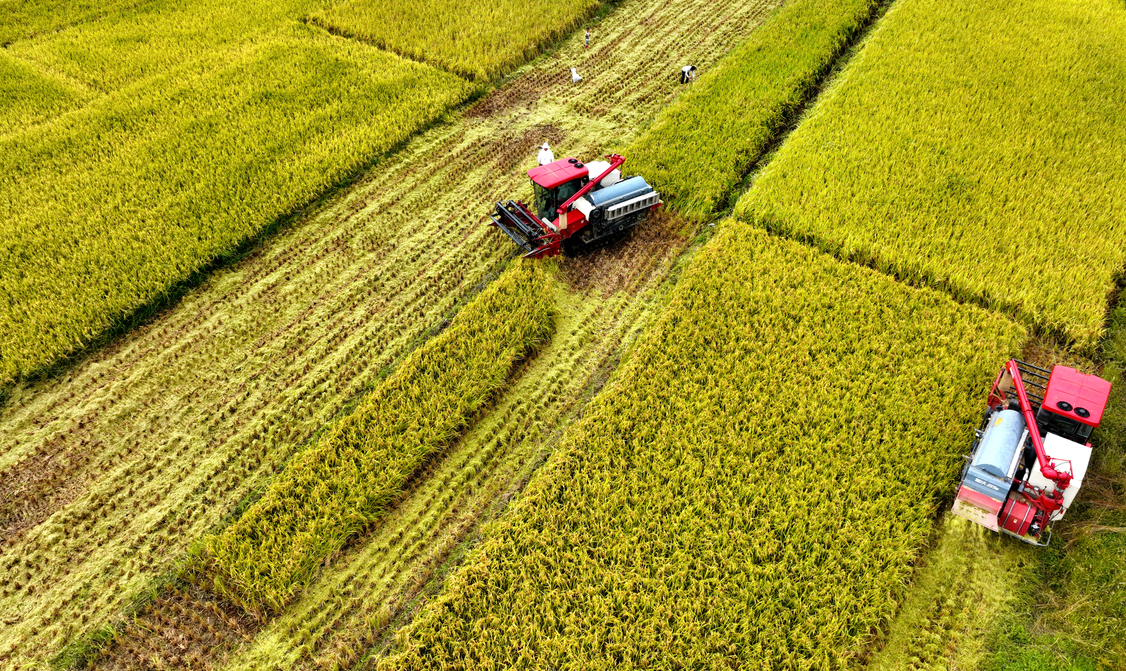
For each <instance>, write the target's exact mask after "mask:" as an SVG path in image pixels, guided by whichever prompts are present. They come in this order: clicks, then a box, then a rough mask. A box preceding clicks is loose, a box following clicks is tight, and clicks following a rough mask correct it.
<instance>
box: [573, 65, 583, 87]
mask: <svg viewBox="0 0 1126 671" xmlns="http://www.w3.org/2000/svg"><path fill="white" fill-rule="evenodd" d="M582 80H583V78H582V77H581V76H580V75H579V73H578V71H577V70H575V68H571V83H572V84H578V83H579V82H581V81H582Z"/></svg>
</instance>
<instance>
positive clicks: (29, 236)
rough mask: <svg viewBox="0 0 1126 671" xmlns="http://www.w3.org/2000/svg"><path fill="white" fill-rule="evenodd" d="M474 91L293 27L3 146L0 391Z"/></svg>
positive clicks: (316, 32) (367, 50)
mask: <svg viewBox="0 0 1126 671" xmlns="http://www.w3.org/2000/svg"><path fill="white" fill-rule="evenodd" d="M228 61H231V62H229V64H228ZM471 91H472V87H471V85H469V84H467V83H466V82H464V81H463V80H460V79H458V78H457V77H454V76H453V75H450V74H447V73H443V72H440V71H438V70H435V69H434V68H431V67H429V66H425V65H421V64H418V63H412V62H409V61H406V60H403V59H401V58H399V57H397V56H394V55H391V54H387V53H384V52H380V51H378V50H376V49H373V48H371V47H368V46H365V45H360V44H356V43H354V42H349V41H347V40H343V39H341V38H336V37H332V36H329V35H326V34H324V33H323V31H319V30H317V29H312V28H306V27H303V26H296V27H294V28H293V29H292V30H289V31H286V32H283V33H279V34H278V35H277V38H276V39H275V40H273V41H270V42H268V43H265V44H261V45H258V46H256V47H255V48H252V49H248V50H246V51H244V52H236V53H229V52H228V53H220V54H216V55H214V56H213V57H212V58H210V59H204V60H201V61H199V62H197V63H196V64H195V65H193V68H192V72H191V73H185V72H183V71H180V72H178V73H177V74H176V75H175V76H172V75H169V76H168V77H157V78H153V79H152V80H147V81H145V82H143V83H142V84H140V85H138V86H137V87H136V88H133V89H130V90H129V91H128V92H126V93H125V94H123V95H121V96H110V97H108V98H104V99H102V100H99V101H97V102H95V103H93V104H91V105H89V106H87V107H86V108H83V109H82V110H79V111H77V112H75V113H72V114H68V115H66V116H65V117H64V118H63V119H61V120H60V121H59V122H57V123H54V124H50V125H49V127H39V128H36V129H33V130H31V131H29V132H27V133H21V134H17V135H13V136H9V137H6V138H0V222H3V223H0V383H2V382H7V381H10V380H12V379H13V378H17V377H19V376H21V375H26V374H28V373H30V372H32V371H35V370H37V369H39V368H41V367H43V366H45V365H48V364H50V363H52V362H53V361H55V360H56V359H58V358H59V357H62V356H65V355H67V354H69V353H71V352H74V351H75V350H77V349H79V348H81V347H83V346H84V345H85V344H87V343H88V342H90V341H91V340H92V339H94V338H96V337H97V336H98V334H99V333H101V332H102V331H104V330H105V329H107V328H108V327H110V326H111V325H112V324H113V323H114V321H115V319H117V318H118V317H119V316H121V315H124V314H127V313H129V312H130V311H132V310H135V309H137V308H138V307H140V306H143V305H145V304H147V303H149V302H151V301H152V300H154V299H155V298H157V297H158V296H160V295H161V294H162V293H163V292H165V291H166V290H167V289H168V288H169V287H170V286H172V285H174V284H176V283H177V282H180V281H182V280H184V279H186V278H188V277H189V276H190V275H191V274H192V273H193V272H195V271H196V270H197V269H198V268H200V267H201V266H203V265H205V264H207V263H208V262H209V261H211V260H213V259H215V258H216V257H218V256H220V255H222V254H224V253H226V252H227V251H229V250H231V249H232V248H234V247H235V246H237V245H238V244H239V243H241V242H243V241H244V240H246V239H248V238H249V237H251V236H253V235H255V234H256V233H258V232H260V231H262V230H263V228H264V227H266V226H268V225H269V224H271V223H273V222H274V221H276V220H277V218H278V217H279V216H281V215H284V214H286V213H288V212H291V211H293V210H295V209H296V208H298V207H299V206H301V205H303V204H304V203H306V202H308V201H309V200H310V199H312V198H313V197H315V196H316V195H318V194H320V193H321V192H322V191H323V190H324V189H325V188H327V187H329V186H331V185H333V184H334V183H336V182H338V181H339V180H341V179H343V178H344V177H346V176H347V175H349V174H351V173H352V172H353V171H355V170H356V169H358V168H360V167H361V166H363V165H365V164H367V163H368V162H370V161H371V160H372V159H373V158H375V157H378V156H379V155H380V154H381V153H383V152H385V151H387V150H389V149H391V148H392V147H394V146H395V145H396V144H398V143H400V142H401V141H403V140H404V139H406V138H407V137H408V136H410V135H411V134H412V133H413V132H415V131H416V130H418V129H419V128H421V127H422V126H424V125H426V124H427V123H429V122H430V121H432V120H434V119H435V118H436V117H438V116H439V115H441V114H442V113H444V112H445V111H446V110H447V109H448V108H449V107H450V106H451V105H453V104H456V103H458V102H461V101H462V100H464V99H465V98H466V97H467V96H468V95H470V93H471Z"/></svg>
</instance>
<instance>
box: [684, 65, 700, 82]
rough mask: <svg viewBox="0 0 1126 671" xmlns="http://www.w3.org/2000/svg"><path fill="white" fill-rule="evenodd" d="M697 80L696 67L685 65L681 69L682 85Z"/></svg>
mask: <svg viewBox="0 0 1126 671" xmlns="http://www.w3.org/2000/svg"><path fill="white" fill-rule="evenodd" d="M695 79H696V66H695V65H685V66H684V67H682V68H681V69H680V83H681V84H687V83H689V82H691V81H694V80H695Z"/></svg>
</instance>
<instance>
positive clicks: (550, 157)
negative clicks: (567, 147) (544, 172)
mask: <svg viewBox="0 0 1126 671" xmlns="http://www.w3.org/2000/svg"><path fill="white" fill-rule="evenodd" d="M538 158H539V162H540V165H547V164H548V163H551V162H552V161H554V160H555V154H553V153H551V147H549V146H547V143H546V142H544V143H543V146H542V147H540V155H539V157H538Z"/></svg>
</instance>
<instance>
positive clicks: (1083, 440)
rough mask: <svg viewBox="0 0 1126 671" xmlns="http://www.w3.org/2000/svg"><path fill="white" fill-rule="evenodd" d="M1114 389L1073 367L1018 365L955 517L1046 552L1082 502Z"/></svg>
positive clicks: (984, 428) (979, 446)
mask: <svg viewBox="0 0 1126 671" xmlns="http://www.w3.org/2000/svg"><path fill="white" fill-rule="evenodd" d="M1109 397H1110V383H1109V382H1107V381H1106V380H1104V379H1102V378H1100V377H1097V376H1094V375H1086V374H1084V373H1080V372H1079V371H1077V370H1075V369H1074V368H1068V367H1067V366H1055V367H1053V368H1052V370H1051V371H1048V370H1045V369H1043V368H1038V367H1036V366H1033V365H1031V364H1028V363H1025V362H1023V361H1017V360H1016V359H1013V360H1012V361H1009V362H1008V363H1007V364H1005V367H1004V368H1003V369H1002V370H1001V373H1000V374H999V375H998V376H997V379H996V380H994V381H993V388H992V390H991V391H990V392H989V400H988V406H987V408H986V411H985V417H984V418H983V420H982V424H981V428H980V429H978V430H977V432H976V440H975V441H974V443H973V447H972V448H971V450H970V455H969V456H968V457H967V463H966V466H965V469H963V471H962V482H961V485H960V486H959V488H958V496H957V498H956V499H955V500H954V508H953V511H952V512H953V513H954V514H955V515H960V516H961V517H964V518H966V519H968V520H971V521H973V522H977V523H978V524H980V525H982V526H983V527H986V528H987V529H990V530H992V531H1000V532H1002V533H1007V534H1010V535H1012V536H1016V537H1017V538H1019V539H1021V540H1022V541H1025V542H1026V543H1032V544H1034V545H1047V544H1048V542H1049V541H1050V540H1051V530H1050V529H1051V525H1052V523H1053V522H1055V521H1057V520H1060V519H1062V518H1063V516H1064V513H1066V512H1067V509H1068V508H1069V507H1070V506H1071V503H1072V501H1074V500H1075V495H1076V494H1077V493H1078V492H1079V488H1080V486H1082V484H1083V476H1084V475H1086V473H1087V464H1088V462H1089V461H1090V460H1091V444H1090V443H1089V442H1087V439H1088V438H1089V437H1090V436H1091V432H1092V431H1093V430H1094V429H1095V428H1096V427H1097V426H1098V425H1099V422H1100V421H1101V420H1102V416H1103V410H1104V409H1105V408H1106V404H1107V400H1108V399H1109Z"/></svg>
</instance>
